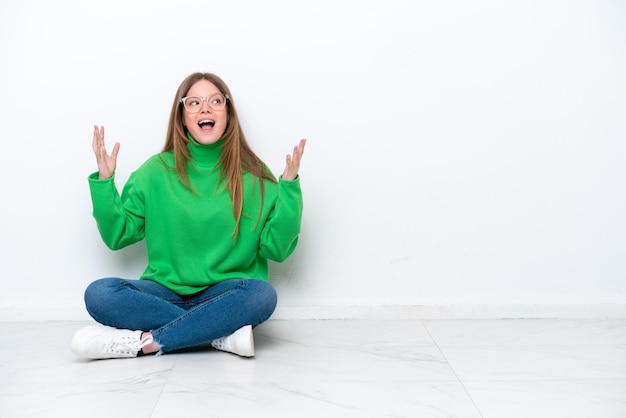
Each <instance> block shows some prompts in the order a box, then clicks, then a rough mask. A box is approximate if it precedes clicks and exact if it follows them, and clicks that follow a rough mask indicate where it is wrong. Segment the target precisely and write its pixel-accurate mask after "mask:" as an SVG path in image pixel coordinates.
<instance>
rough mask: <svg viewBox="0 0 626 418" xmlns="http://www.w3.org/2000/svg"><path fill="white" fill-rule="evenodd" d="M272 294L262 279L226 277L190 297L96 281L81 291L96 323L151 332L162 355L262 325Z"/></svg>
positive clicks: (142, 283) (144, 284)
mask: <svg viewBox="0 0 626 418" xmlns="http://www.w3.org/2000/svg"><path fill="white" fill-rule="evenodd" d="M276 302H277V297H276V291H275V290H274V288H273V287H272V286H271V285H270V284H269V283H268V282H266V281H263V280H255V279H250V280H240V279H231V280H226V281H224V282H221V283H218V284H216V285H213V286H211V287H209V288H208V289H206V290H204V291H202V292H199V293H195V294H192V295H187V296H181V295H178V294H176V293H174V292H172V291H171V290H169V289H168V288H166V287H165V286H162V285H160V284H158V283H156V282H153V281H151V280H126V279H120V278H115V277H110V278H104V279H100V280H96V281H95V282H93V283H92V284H90V285H89V286H88V287H87V290H86V291H85V304H86V306H87V312H89V314H90V315H91V316H92V317H93V319H95V320H96V321H98V322H100V323H101V324H104V325H108V326H111V327H116V328H124V329H131V330H141V331H150V332H152V336H153V339H154V341H155V342H156V343H157V344H158V345H159V346H160V347H161V352H162V353H166V352H170V351H174V350H179V349H181V348H186V347H193V346H196V345H200V344H204V343H207V342H209V341H213V340H216V339H218V338H220V337H223V336H226V335H229V334H232V333H233V332H235V331H236V330H238V329H239V328H241V327H243V326H244V325H252V326H253V327H255V326H257V325H258V324H260V323H262V322H264V321H266V320H267V319H269V317H270V316H271V315H272V313H273V312H274V309H275V308H276Z"/></svg>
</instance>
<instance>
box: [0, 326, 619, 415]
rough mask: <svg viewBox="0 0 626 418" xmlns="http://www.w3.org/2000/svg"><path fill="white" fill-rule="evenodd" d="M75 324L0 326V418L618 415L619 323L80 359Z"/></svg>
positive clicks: (429, 329)
mask: <svg viewBox="0 0 626 418" xmlns="http://www.w3.org/2000/svg"><path fill="white" fill-rule="evenodd" d="M84 325H86V323H84V322H46V321H41V322H14V323H11V322H0V338H2V342H3V343H2V344H0V389H1V390H0V417H2V418H13V417H20V418H21V417H64V418H65V417H111V416H132V417H133V418H144V417H145V418H148V417H157V418H164V417H179V416H189V415H192V414H193V415H194V416H211V417H212V416H215V417H218V416H219V417H241V416H251V414H253V415H254V416H255V417H261V418H262V417H294V416H297V417H305V418H306V417H324V418H333V417H340V418H346V417H347V418H351V417H407V418H409V417H420V418H421V417H426V418H428V417H468V418H474V417H476V418H501V417H506V418H514V417H533V418H535V417H546V418H555V417H594V418H595V417H602V418H618V417H622V418H623V417H625V416H626V391H625V390H624V388H625V387H626V321H623V320H606V321H596V320H580V321H571V320H493V321H489V320H487V321H476V320H458V321H457V320H441V321H436V320H428V321H419V320H414V321H393V320H385V321H372V320H320V321H306V320H294V321H279V320H271V321H268V322H266V323H265V324H263V325H261V326H260V327H258V328H256V329H255V331H254V332H255V345H256V357H255V358H253V359H243V358H240V357H237V356H234V355H231V354H227V353H223V352H219V351H216V350H213V349H211V348H210V347H200V348H198V349H193V350H187V351H186V352H179V353H171V354H167V355H164V356H148V357H143V358H137V359H124V360H104V361H85V360H82V359H79V358H76V357H75V356H74V355H73V354H72V353H71V352H70V349H69V343H70V340H71V337H72V335H73V334H74V332H75V331H76V330H78V329H79V328H81V327H82V326H84Z"/></svg>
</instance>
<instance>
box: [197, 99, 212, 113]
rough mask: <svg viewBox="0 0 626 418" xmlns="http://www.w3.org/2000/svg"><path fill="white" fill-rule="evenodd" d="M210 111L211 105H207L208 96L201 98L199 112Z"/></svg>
mask: <svg viewBox="0 0 626 418" xmlns="http://www.w3.org/2000/svg"><path fill="white" fill-rule="evenodd" d="M207 110H208V111H209V112H211V111H212V110H213V109H211V106H209V98H208V97H206V98H203V99H202V108H201V109H200V111H201V112H203V113H204V112H206V111H207Z"/></svg>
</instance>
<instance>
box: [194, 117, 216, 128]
mask: <svg viewBox="0 0 626 418" xmlns="http://www.w3.org/2000/svg"><path fill="white" fill-rule="evenodd" d="M198 126H199V127H200V129H203V130H205V129H206V130H208V129H211V128H213V127H214V126H215V121H214V120H211V119H204V120H201V121H200V122H198Z"/></svg>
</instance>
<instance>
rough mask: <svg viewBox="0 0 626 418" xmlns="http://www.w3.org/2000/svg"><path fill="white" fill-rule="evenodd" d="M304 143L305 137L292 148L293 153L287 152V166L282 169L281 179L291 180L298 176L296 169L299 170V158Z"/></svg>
mask: <svg viewBox="0 0 626 418" xmlns="http://www.w3.org/2000/svg"><path fill="white" fill-rule="evenodd" d="M305 145H306V139H301V140H300V143H299V144H298V145H296V146H295V147H294V148H293V155H289V154H287V158H286V159H287V166H286V167H285V171H283V180H293V179H295V178H296V177H298V170H300V160H301V159H302V154H304V146H305Z"/></svg>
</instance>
